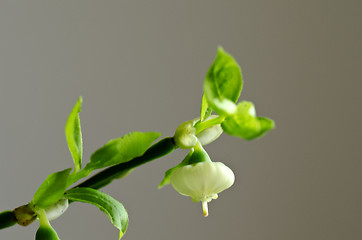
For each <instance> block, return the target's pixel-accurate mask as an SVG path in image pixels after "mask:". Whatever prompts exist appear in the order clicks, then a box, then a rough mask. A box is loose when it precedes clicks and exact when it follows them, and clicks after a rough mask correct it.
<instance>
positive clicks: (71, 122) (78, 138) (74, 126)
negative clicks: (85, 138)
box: [65, 97, 83, 172]
mask: <svg viewBox="0 0 362 240" xmlns="http://www.w3.org/2000/svg"><path fill="white" fill-rule="evenodd" d="M81 107H82V97H79V99H78V101H77V103H76V104H75V106H74V108H73V110H72V111H71V113H70V115H69V117H68V121H67V123H66V125H65V137H66V138H67V143H68V147H69V151H70V153H71V154H72V157H73V162H74V172H78V171H79V170H80V169H81V167H82V155H83V142H82V132H81V128H80V121H79V112H80V111H81Z"/></svg>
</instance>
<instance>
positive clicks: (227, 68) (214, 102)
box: [204, 47, 243, 115]
mask: <svg viewBox="0 0 362 240" xmlns="http://www.w3.org/2000/svg"><path fill="white" fill-rule="evenodd" d="M242 88H243V80H242V75H241V70H240V67H239V65H238V63H237V62H236V61H235V60H234V58H233V57H232V56H231V55H230V54H228V53H226V52H225V51H224V50H223V49H222V48H221V47H219V48H218V52H217V55H216V58H215V60H214V63H213V64H212V65H211V67H210V69H209V71H208V72H207V74H206V77H205V81H204V92H205V96H206V99H207V102H208V105H209V107H210V108H211V109H212V110H214V111H215V112H216V113H217V114H220V115H231V114H233V113H235V110H236V106H235V103H236V102H237V100H238V98H239V96H240V93H241V90H242Z"/></svg>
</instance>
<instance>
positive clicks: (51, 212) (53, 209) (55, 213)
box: [44, 198, 68, 221]
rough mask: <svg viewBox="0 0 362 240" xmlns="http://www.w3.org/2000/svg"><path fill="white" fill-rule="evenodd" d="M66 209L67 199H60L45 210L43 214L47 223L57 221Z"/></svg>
mask: <svg viewBox="0 0 362 240" xmlns="http://www.w3.org/2000/svg"><path fill="white" fill-rule="evenodd" d="M67 209H68V199H65V198H62V199H60V200H59V201H58V202H56V203H54V204H53V205H50V206H49V207H47V208H45V209H44V210H45V214H46V215H47V218H48V220H49V221H52V220H54V219H57V218H58V217H60V216H61V215H62V214H63V213H64V212H65V211H66V210H67Z"/></svg>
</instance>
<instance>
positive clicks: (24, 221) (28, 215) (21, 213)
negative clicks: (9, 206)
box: [14, 204, 37, 227]
mask: <svg viewBox="0 0 362 240" xmlns="http://www.w3.org/2000/svg"><path fill="white" fill-rule="evenodd" d="M30 205H31V204H27V205H23V206H20V207H18V208H15V209H14V215H15V217H16V219H17V221H18V224H19V225H21V226H24V227H26V226H28V225H29V224H31V223H32V222H34V220H36V217H37V216H36V213H35V212H34V210H33V209H32V208H31V207H30Z"/></svg>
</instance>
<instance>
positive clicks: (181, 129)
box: [173, 120, 197, 149]
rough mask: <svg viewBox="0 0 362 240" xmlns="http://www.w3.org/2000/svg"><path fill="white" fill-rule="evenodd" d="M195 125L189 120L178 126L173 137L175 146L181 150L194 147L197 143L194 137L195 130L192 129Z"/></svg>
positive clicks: (193, 121)
mask: <svg viewBox="0 0 362 240" xmlns="http://www.w3.org/2000/svg"><path fill="white" fill-rule="evenodd" d="M195 123H196V122H195V120H191V121H187V122H184V123H182V124H181V125H180V126H178V128H177V129H176V132H175V135H174V137H173V139H174V141H175V143H176V146H178V147H179V148H182V149H189V148H192V147H193V146H195V144H196V143H197V137H196V136H195V133H196V129H195V128H194V125H195Z"/></svg>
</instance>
